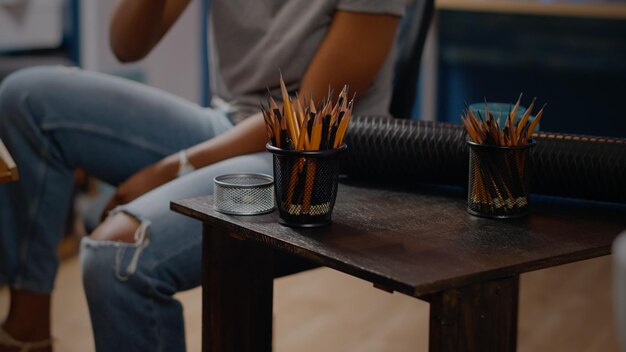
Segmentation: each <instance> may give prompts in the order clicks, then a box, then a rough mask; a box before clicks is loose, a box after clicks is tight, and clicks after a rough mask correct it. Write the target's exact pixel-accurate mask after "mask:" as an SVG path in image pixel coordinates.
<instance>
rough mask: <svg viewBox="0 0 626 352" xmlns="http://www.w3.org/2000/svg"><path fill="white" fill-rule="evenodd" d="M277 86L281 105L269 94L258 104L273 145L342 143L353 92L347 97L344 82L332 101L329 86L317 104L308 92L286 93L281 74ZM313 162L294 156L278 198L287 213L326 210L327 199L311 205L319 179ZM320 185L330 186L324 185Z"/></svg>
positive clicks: (306, 147)
mask: <svg viewBox="0 0 626 352" xmlns="http://www.w3.org/2000/svg"><path fill="white" fill-rule="evenodd" d="M280 87H281V93H282V106H280V105H279V104H278V103H277V102H276V101H275V100H274V98H273V97H272V96H271V95H270V94H268V98H267V106H264V104H263V103H261V104H260V105H261V111H262V112H263V117H264V119H265V124H266V127H267V133H268V136H269V138H270V142H271V144H272V145H273V146H274V147H277V148H280V149H284V150H293V151H324V150H328V151H330V150H333V149H338V148H340V147H342V146H343V144H344V136H345V133H346V130H347V128H348V123H349V122H350V117H351V115H352V109H353V106H354V96H352V98H351V99H349V97H348V86H344V87H343V89H342V90H341V92H340V93H339V95H338V97H337V101H336V102H334V101H333V99H332V96H333V94H332V91H331V90H330V89H329V92H328V95H327V97H326V98H324V99H322V101H320V102H319V103H318V104H315V102H314V100H313V98H312V97H311V96H309V97H307V98H302V97H300V96H298V95H296V96H295V98H292V97H290V96H289V94H288V92H287V88H286V86H285V82H284V81H283V79H282V77H281V79H280ZM320 162H321V160H320ZM317 163H318V160H317V159H315V158H308V157H305V156H302V157H298V158H297V161H296V162H295V163H294V164H293V166H292V169H291V170H289V172H290V176H289V183H288V187H287V192H286V194H284V197H282V198H283V199H281V202H282V207H283V209H286V210H287V211H288V212H289V213H290V214H292V215H301V214H306V215H321V214H323V213H324V212H326V211H330V201H329V200H324V201H323V202H322V203H321V204H315V205H314V206H311V197H312V195H313V193H314V192H313V191H314V185H315V184H316V183H318V184H319V183H320V182H316V180H315V174H316V168H317V166H318V165H317ZM323 182H330V180H324V181H323ZM323 188H325V189H330V188H329V187H325V186H324V187H323ZM316 192H318V190H316ZM316 195H317V197H318V198H325V197H321V195H320V194H318V193H316ZM327 203H328V204H327Z"/></svg>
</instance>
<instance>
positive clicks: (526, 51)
mask: <svg viewBox="0 0 626 352" xmlns="http://www.w3.org/2000/svg"><path fill="white" fill-rule="evenodd" d="M516 2H517V1H516ZM566 2H567V3H569V2H570V1H563V3H566ZM500 3H502V6H505V4H510V3H511V2H509V1H501V2H500ZM517 3H520V6H526V5H527V4H528V2H522V1H519V2H517ZM584 4H588V2H586V1H584V2H581V3H580V5H584ZM555 6H556V5H555ZM597 6H598V7H601V6H603V5H601V4H599V5H597ZM437 24H438V28H439V32H438V43H437V44H438V48H439V56H438V66H437V67H438V77H439V79H438V85H437V90H438V109H437V115H438V120H439V121H447V122H455V123H456V122H460V120H459V116H460V114H461V111H462V110H463V102H464V101H467V102H473V101H483V98H484V97H485V96H487V97H489V99H491V100H492V101H501V102H511V98H512V97H516V96H517V95H518V94H519V93H520V92H524V94H525V96H526V97H528V98H532V97H533V96H538V97H541V100H542V101H547V102H549V104H550V118H549V119H547V120H546V121H544V122H543V123H542V126H541V128H542V129H543V130H547V131H561V132H566V133H577V134H591V135H602V136H613V137H622V138H624V137H626V119H624V118H623V116H622V115H623V113H622V111H623V97H624V95H625V94H626V85H625V84H624V82H626V40H624V38H626V20H624V19H611V18H592V17H580V16H575V17H574V16H572V17H567V16H547V15H545V16H539V15H529V14H514V13H484V12H474V11H449V10H443V11H439V12H438V17H437ZM591 120H593V123H590V121H591Z"/></svg>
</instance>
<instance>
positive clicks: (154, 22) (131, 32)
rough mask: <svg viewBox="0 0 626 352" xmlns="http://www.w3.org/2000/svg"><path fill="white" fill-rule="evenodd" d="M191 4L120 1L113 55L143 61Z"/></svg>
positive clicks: (112, 26) (112, 39) (158, 0)
mask: <svg viewBox="0 0 626 352" xmlns="http://www.w3.org/2000/svg"><path fill="white" fill-rule="evenodd" d="M189 2H190V0H119V1H118V3H117V7H116V9H115V12H114V13H113V17H112V19H111V24H110V27H109V40H110V45H111V49H112V50H113V54H115V56H116V57H117V59H118V60H120V61H122V62H132V61H137V60H141V59H143V58H144V57H145V56H146V55H148V53H149V52H150V51H151V50H152V49H153V48H154V47H155V46H156V44H157V43H158V42H159V41H160V40H161V38H163V36H164V35H165V33H167V31H168V30H169V29H170V28H171V27H172V25H173V24H174V22H176V20H177V19H178V17H180V15H181V14H182V12H183V10H184V9H185V8H186V7H187V5H188V4H189Z"/></svg>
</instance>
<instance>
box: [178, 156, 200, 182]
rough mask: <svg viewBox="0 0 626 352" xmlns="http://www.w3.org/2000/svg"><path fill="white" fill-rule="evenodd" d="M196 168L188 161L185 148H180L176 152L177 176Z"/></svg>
mask: <svg viewBox="0 0 626 352" xmlns="http://www.w3.org/2000/svg"><path fill="white" fill-rule="evenodd" d="M195 170H196V168H195V167H193V165H191V164H190V163H189V158H187V152H186V151H185V150H181V151H180V152H179V153H178V173H177V177H181V176H185V175H187V174H188V173H190V172H193V171H195Z"/></svg>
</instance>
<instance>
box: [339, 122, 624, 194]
mask: <svg viewBox="0 0 626 352" xmlns="http://www.w3.org/2000/svg"><path fill="white" fill-rule="evenodd" d="M347 138H348V151H347V153H345V155H344V156H343V158H342V160H341V172H342V173H343V174H347V175H348V176H350V177H351V178H355V179H364V180H373V181H383V182H386V181H388V182H393V184H398V183H405V184H407V183H434V184H446V185H461V186H465V187H467V180H468V165H469V151H468V147H467V144H466V143H465V141H466V134H465V130H464V129H463V128H462V126H461V125H460V124H458V125H457V124H451V123H443V122H430V121H411V120H400V119H393V118H386V117H361V116H359V117H354V118H353V120H352V121H351V123H350V127H349V130H348V132H347ZM533 138H534V139H535V140H536V141H537V145H536V147H535V148H533V150H532V151H531V152H530V162H531V165H532V166H531V168H530V176H531V177H530V180H531V181H530V182H531V185H530V190H531V193H537V194H545V195H555V196H563V197H572V198H582V199H589V200H598V201H609V202H617V203H626V139H624V138H611V137H593V136H582V135H572V134H564V133H549V132H540V133H536V134H535V135H534V136H533Z"/></svg>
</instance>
